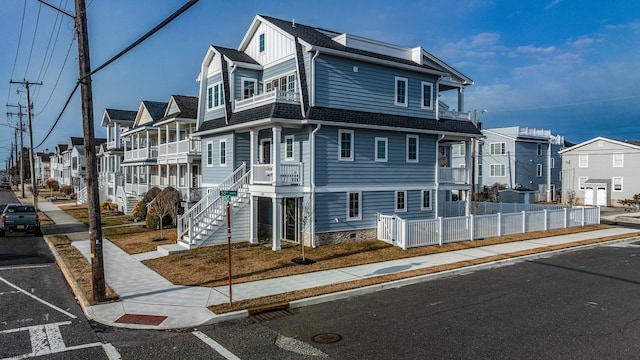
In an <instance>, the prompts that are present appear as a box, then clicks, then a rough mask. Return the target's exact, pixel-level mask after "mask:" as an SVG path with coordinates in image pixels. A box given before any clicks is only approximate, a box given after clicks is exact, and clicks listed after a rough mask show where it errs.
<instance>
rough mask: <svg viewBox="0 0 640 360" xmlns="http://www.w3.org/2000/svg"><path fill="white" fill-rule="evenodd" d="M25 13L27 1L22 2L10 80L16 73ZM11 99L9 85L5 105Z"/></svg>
mask: <svg viewBox="0 0 640 360" xmlns="http://www.w3.org/2000/svg"><path fill="white" fill-rule="evenodd" d="M26 13H27V0H24V7H23V8H22V21H21V23H20V35H19V36H18V47H17V48H16V57H15V58H14V59H13V69H12V70H11V78H12V79H13V75H14V74H15V72H16V64H18V54H20V44H21V43H22V29H23V28H24V16H25V14H26ZM10 98H11V84H9V94H8V95H7V104H8V103H9V99H10Z"/></svg>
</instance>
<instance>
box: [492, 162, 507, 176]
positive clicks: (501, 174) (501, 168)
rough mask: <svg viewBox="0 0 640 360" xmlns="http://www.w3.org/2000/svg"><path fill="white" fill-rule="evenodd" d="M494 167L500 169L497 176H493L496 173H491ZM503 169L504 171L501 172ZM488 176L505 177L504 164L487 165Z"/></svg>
mask: <svg viewBox="0 0 640 360" xmlns="http://www.w3.org/2000/svg"><path fill="white" fill-rule="evenodd" d="M494 166H498V168H499V169H500V171H499V172H498V173H499V174H498V175H495V174H496V172H495V171H493V169H494ZM503 169H504V171H502V170H503ZM489 175H490V176H491V177H506V176H507V169H506V166H505V164H490V165H489Z"/></svg>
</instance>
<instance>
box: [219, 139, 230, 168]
mask: <svg viewBox="0 0 640 360" xmlns="http://www.w3.org/2000/svg"><path fill="white" fill-rule="evenodd" d="M219 144H220V145H219V147H218V151H219V152H218V157H219V158H220V167H227V163H228V160H229V159H228V158H229V152H228V151H227V139H220V142H219ZM223 147H224V163H223V162H222V160H223V159H222V148H223Z"/></svg>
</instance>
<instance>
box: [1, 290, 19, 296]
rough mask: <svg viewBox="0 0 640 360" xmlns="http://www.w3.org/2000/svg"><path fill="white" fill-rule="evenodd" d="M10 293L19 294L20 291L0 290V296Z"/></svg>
mask: <svg viewBox="0 0 640 360" xmlns="http://www.w3.org/2000/svg"><path fill="white" fill-rule="evenodd" d="M10 294H20V291H18V290H11V291H5V292H0V296H2V295H10Z"/></svg>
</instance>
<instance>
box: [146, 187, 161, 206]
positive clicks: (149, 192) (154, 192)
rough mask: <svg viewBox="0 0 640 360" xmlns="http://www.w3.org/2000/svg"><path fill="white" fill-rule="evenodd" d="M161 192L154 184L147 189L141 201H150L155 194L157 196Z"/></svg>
mask: <svg viewBox="0 0 640 360" xmlns="http://www.w3.org/2000/svg"><path fill="white" fill-rule="evenodd" d="M161 192H162V190H160V188H159V187H157V186H154V187H152V188H151V189H149V190H147V192H146V193H145V194H144V196H143V197H142V201H144V202H145V204H148V203H150V202H151V201H153V199H155V198H156V196H158V194H160V193H161Z"/></svg>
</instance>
